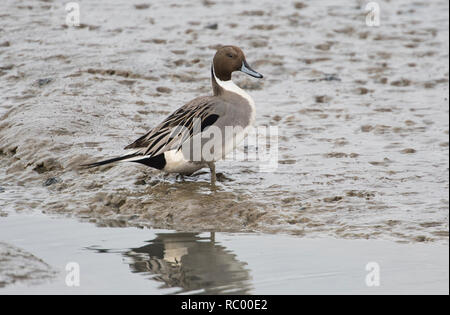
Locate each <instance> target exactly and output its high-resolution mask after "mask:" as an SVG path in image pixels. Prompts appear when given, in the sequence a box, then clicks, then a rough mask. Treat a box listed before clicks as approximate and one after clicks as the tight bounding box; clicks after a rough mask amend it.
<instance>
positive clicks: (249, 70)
mask: <svg viewBox="0 0 450 315" xmlns="http://www.w3.org/2000/svg"><path fill="white" fill-rule="evenodd" d="M241 71H242V72H244V73H247V74H248V75H251V76H252V77H255V78H258V79H261V78H262V77H263V75H262V74H261V73H258V72H256V71H255V70H253V69H252V68H250V66H249V65H248V63H247V61H245V60H244V61H243V62H242V67H241Z"/></svg>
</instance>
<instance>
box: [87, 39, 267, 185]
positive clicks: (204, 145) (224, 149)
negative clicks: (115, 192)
mask: <svg viewBox="0 0 450 315" xmlns="http://www.w3.org/2000/svg"><path fill="white" fill-rule="evenodd" d="M235 71H242V72H244V73H246V74H248V75H250V76H252V77H255V78H262V77H263V76H262V75H261V74H260V73H258V72H256V71H254V70H253V69H252V68H251V67H250V66H249V65H248V63H247V61H246V59H245V55H244V53H243V52H242V50H241V49H240V48H239V47H236V46H223V47H221V48H219V49H218V50H217V52H216V54H215V56H214V59H213V63H212V65H211V81H212V89H213V95H212V96H201V97H197V98H195V99H193V100H192V101H190V102H189V103H187V104H185V105H184V106H182V107H180V108H179V109H177V110H176V111H175V112H174V113H172V114H171V115H170V116H169V117H167V118H166V119H165V120H164V121H163V122H161V123H160V124H159V125H157V126H156V127H155V128H153V129H152V130H150V131H149V132H148V133H146V134H145V135H143V136H142V137H140V138H139V139H137V140H136V141H134V142H133V143H131V144H130V145H128V146H126V147H125V149H127V150H130V151H129V152H128V153H126V154H125V155H122V156H120V157H116V158H112V159H109V160H104V161H100V162H95V163H92V164H87V165H85V166H88V167H95V166H100V165H105V164H109V163H113V162H118V161H129V162H136V163H141V164H144V165H147V166H149V167H152V168H156V169H158V170H162V171H165V172H168V173H179V174H183V175H190V174H192V173H194V172H196V171H197V170H199V169H201V168H204V167H209V169H210V171H211V183H215V181H216V172H215V162H216V161H218V160H220V159H222V158H224V157H225V155H226V154H227V153H229V152H231V151H232V150H234V149H235V147H236V146H237V145H238V144H239V143H240V142H241V141H242V140H243V139H244V138H245V136H246V135H247V132H248V129H249V127H251V126H252V124H253V122H254V120H255V103H254V101H253V99H252V98H251V97H250V95H248V94H247V93H246V92H245V91H244V90H242V89H241V88H240V87H238V86H237V85H236V84H234V82H233V81H232V80H231V74H232V73H233V72H235Z"/></svg>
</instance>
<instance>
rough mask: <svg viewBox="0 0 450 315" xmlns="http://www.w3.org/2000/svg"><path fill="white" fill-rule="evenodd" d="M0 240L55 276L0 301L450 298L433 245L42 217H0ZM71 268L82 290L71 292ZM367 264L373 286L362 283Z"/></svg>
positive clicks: (443, 260)
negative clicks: (36, 297)
mask: <svg viewBox="0 0 450 315" xmlns="http://www.w3.org/2000/svg"><path fill="white" fill-rule="evenodd" d="M19 227H20V228H19ZM24 230H26V231H27V233H26V234H24V233H23V231H24ZM0 238H1V239H3V240H5V241H6V242H8V243H11V244H13V245H14V246H18V247H20V248H22V249H24V250H30V251H32V252H33V253H34V254H35V255H37V256H38V257H39V258H41V259H42V260H44V261H45V263H46V264H48V265H47V266H48V267H47V268H48V270H49V271H47V270H42V271H41V274H42V273H44V272H48V273H50V271H51V272H53V274H52V275H53V276H52V277H48V278H44V279H43V280H41V283H38V284H36V283H34V285H32V286H30V284H33V277H31V276H30V278H27V277H22V278H21V279H20V280H17V281H16V282H13V283H10V284H9V285H7V286H6V287H5V288H3V289H1V288H0V294H14V293H19V294H34V293H38V294H52V293H57V294H82V293H95V294H102V293H103V294H118V293H124V294H315V293H320V294H448V281H449V275H448V257H449V253H448V246H446V245H440V244H396V243H394V242H390V241H376V240H375V241H374V240H337V239H315V240H311V239H300V238H298V237H296V236H288V235H268V234H248V233H238V234H235V233H215V234H210V233H188V232H175V231H168V230H150V229H137V228H133V227H130V228H123V229H117V228H101V229H99V228H97V227H95V226H94V225H93V224H88V223H79V222H77V221H76V220H74V219H61V218H51V217H49V216H47V215H42V214H40V215H37V214H34V215H24V214H19V215H18V214H11V215H10V216H8V217H7V218H4V219H2V220H0ZM262 244H263V246H262ZM1 250H2V244H1V243H0V251H1ZM5 257H7V258H8V257H9V256H5ZM73 262H76V263H77V264H78V266H79V286H71V287H69V286H68V285H67V284H66V279H67V278H68V279H72V278H71V277H70V276H69V275H70V274H71V272H72V269H71V268H69V269H66V265H67V264H68V263H73ZM374 262H375V263H377V264H378V266H379V286H367V284H366V278H367V276H368V274H369V271H371V270H369V271H367V270H366V266H367V264H368V263H374ZM33 267H34V266H29V269H32V268H33ZM17 270H19V271H20V270H21V266H20V265H12V266H10V268H9V273H13V272H15V271H17ZM0 271H1V270H0ZM33 274H34V273H33V272H30V275H33ZM1 275H2V273H1V272H0V280H1ZM68 276H69V277H68ZM69 283H71V282H70V281H69Z"/></svg>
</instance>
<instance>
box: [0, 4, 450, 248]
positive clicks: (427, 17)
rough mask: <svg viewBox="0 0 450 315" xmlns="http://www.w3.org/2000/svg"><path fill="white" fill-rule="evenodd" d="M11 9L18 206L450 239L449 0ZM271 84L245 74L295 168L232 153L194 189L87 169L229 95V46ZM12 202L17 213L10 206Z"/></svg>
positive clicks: (5, 144) (5, 173) (112, 219)
mask: <svg viewBox="0 0 450 315" xmlns="http://www.w3.org/2000/svg"><path fill="white" fill-rule="evenodd" d="M379 3H380V9H381V25H380V26H379V27H369V26H367V25H366V24H365V12H364V6H365V3H364V2H363V1H339V4H337V3H336V2H335V1H311V2H290V1H283V2H279V1H261V0H258V1H256V0H252V1H246V2H245V3H241V2H235V3H229V2H222V1H220V2H219V1H217V2H215V1H183V2H179V1H151V2H148V5H147V4H146V2H145V1H139V2H136V1H125V0H115V1H108V2H106V1H104V2H103V1H94V2H93V1H79V4H80V10H81V16H80V19H81V25H80V26H79V27H67V25H66V24H65V18H66V12H65V10H64V7H63V5H62V4H61V2H59V1H51V0H46V1H28V0H23V1H12V0H6V1H3V2H2V12H1V13H0V117H1V118H0V215H2V213H3V215H5V212H4V211H5V210H6V209H8V210H14V211H18V212H22V211H23V212H30V211H44V212H48V213H58V214H67V215H75V216H78V217H81V218H85V219H86V220H90V221H94V222H96V223H97V224H99V225H106V226H129V225H132V226H152V227H159V228H167V229H176V230H189V231H208V230H215V231H260V232H284V233H290V234H295V235H300V236H308V237H315V236H320V237H323V236H333V237H338V238H351V239H361V238H362V239H366V238H370V239H373V238H375V239H390V240H394V241H399V242H438V243H448V214H449V198H448V189H449V185H448V182H449V180H448V179H449V171H448V170H449V168H448V167H449V160H448V154H449V151H448V144H449V142H448V137H449V134H448V130H449V127H448V126H449V123H448V122H449V112H448V105H449V101H448V92H449V86H448V77H449V70H448V68H449V67H448V65H449V61H448V58H449V55H448V51H449V46H448V35H449V34H448V28H449V25H448V9H449V5H448V1H438V0H436V1H415V2H411V1H406V0H405V1H403V0H402V1H379ZM220 44H235V45H238V46H241V47H242V48H243V50H244V52H246V55H247V60H248V62H249V63H250V64H251V66H252V67H253V68H254V69H255V70H257V71H259V72H261V73H263V74H264V75H265V78H264V79H263V80H260V81H256V80H253V79H251V78H249V77H246V76H245V75H243V74H237V75H235V80H236V82H237V83H238V84H239V85H241V86H242V87H243V88H245V89H247V90H248V91H249V93H250V94H251V95H252V96H253V98H254V100H255V102H256V107H257V117H256V123H257V125H259V126H278V128H279V146H278V148H279V155H278V157H279V164H278V168H277V169H276V170H275V171H274V172H270V173H264V172H260V170H259V165H258V162H252V161H248V162H239V161H233V160H228V161H223V162H220V163H218V165H217V169H218V171H219V172H222V173H223V174H224V179H223V180H222V181H221V182H220V183H219V188H218V191H216V192H212V191H211V190H210V188H209V183H208V181H209V174H207V173H205V174H200V175H197V176H194V177H192V178H186V179H185V181H182V180H181V179H177V178H176V176H173V175H170V176H166V175H164V174H161V173H159V172H157V171H152V170H149V169H145V167H144V166H138V165H134V164H133V165H132V164H121V165H117V166H114V167H103V168H100V169H96V170H89V171H86V170H80V169H78V165H79V164H81V163H85V162H90V161H94V160H96V159H99V158H103V157H110V156H116V155H120V154H122V152H123V151H122V148H123V147H124V146H126V145H127V144H129V143H131V142H132V141H134V140H135V139H136V138H137V137H138V136H140V135H141V134H143V133H144V132H146V131H147V130H148V129H149V128H150V127H152V126H155V125H156V124H157V123H159V122H160V121H161V120H162V119H163V118H164V117H165V116H166V115H168V114H169V113H171V112H172V111H174V110H175V109H176V108H178V107H179V106H181V105H182V104H184V103H185V102H187V101H189V100H191V99H192V98H194V97H196V96H198V95H203V94H209V93H211V91H210V90H211V88H210V81H209V67H210V62H211V58H212V56H213V54H214V52H215V49H216V47H217V45H220ZM2 210H3V212H2Z"/></svg>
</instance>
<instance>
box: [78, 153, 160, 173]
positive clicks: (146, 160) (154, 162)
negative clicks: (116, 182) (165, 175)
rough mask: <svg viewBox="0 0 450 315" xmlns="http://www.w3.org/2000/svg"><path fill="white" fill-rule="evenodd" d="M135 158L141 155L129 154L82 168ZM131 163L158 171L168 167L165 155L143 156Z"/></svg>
mask: <svg viewBox="0 0 450 315" xmlns="http://www.w3.org/2000/svg"><path fill="white" fill-rule="evenodd" d="M135 156H139V154H135V153H133V154H128V155H123V156H119V157H116V158H113V159H109V160H104V161H100V162H95V163H91V164H83V165H81V166H83V167H86V168H92V167H97V166H102V165H106V164H110V163H114V162H118V161H122V160H126V159H129V158H132V157H135ZM130 162H135V163H141V164H144V165H147V166H149V167H153V168H156V169H158V170H162V169H163V168H164V167H165V166H166V159H165V158H164V153H162V154H160V155H157V156H152V157H146V156H143V157H142V159H138V160H134V161H130Z"/></svg>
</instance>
